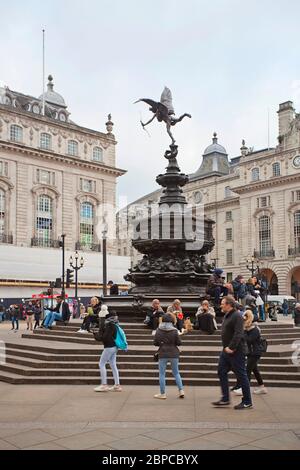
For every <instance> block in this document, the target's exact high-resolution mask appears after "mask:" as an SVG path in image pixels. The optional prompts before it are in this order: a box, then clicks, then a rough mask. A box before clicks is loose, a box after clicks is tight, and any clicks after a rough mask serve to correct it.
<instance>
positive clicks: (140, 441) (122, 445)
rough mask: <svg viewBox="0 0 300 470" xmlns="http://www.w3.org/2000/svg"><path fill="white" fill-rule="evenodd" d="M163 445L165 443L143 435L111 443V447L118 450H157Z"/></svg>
mask: <svg viewBox="0 0 300 470" xmlns="http://www.w3.org/2000/svg"><path fill="white" fill-rule="evenodd" d="M162 445H164V442H161V441H159V440H156V439H151V438H150V437H146V436H141V435H140V436H135V437H130V438H128V439H120V440H118V441H111V442H110V443H109V446H110V447H112V448H113V449H116V450H136V449H138V450H155V449H159V448H160V447H161V446H162Z"/></svg>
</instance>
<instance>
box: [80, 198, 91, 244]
mask: <svg viewBox="0 0 300 470" xmlns="http://www.w3.org/2000/svg"><path fill="white" fill-rule="evenodd" d="M93 240H94V207H93V204H91V203H90V202H83V203H81V205H80V244H81V245H83V246H84V247H85V248H89V249H91V247H92V244H93Z"/></svg>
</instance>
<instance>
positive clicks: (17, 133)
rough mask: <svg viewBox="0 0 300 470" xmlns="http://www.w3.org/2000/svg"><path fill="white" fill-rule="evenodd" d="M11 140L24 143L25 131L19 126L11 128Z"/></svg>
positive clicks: (14, 125)
mask: <svg viewBox="0 0 300 470" xmlns="http://www.w3.org/2000/svg"><path fill="white" fill-rule="evenodd" d="M10 140H12V141H13V142H22V141H23V129H22V127H21V126H17V125H16V124H13V125H12V126H10Z"/></svg>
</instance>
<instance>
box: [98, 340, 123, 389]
mask: <svg viewBox="0 0 300 470" xmlns="http://www.w3.org/2000/svg"><path fill="white" fill-rule="evenodd" d="M117 351H118V348H116V346H114V347H113V348H104V349H103V351H102V354H101V357H100V361H99V369H100V375H101V384H102V385H107V372H106V364H107V363H109V365H110V367H111V370H112V373H113V377H114V381H115V385H120V380H119V371H118V368H117Z"/></svg>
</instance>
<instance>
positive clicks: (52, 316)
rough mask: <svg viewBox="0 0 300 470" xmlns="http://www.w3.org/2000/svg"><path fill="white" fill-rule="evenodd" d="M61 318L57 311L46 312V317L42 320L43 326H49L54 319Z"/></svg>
mask: <svg viewBox="0 0 300 470" xmlns="http://www.w3.org/2000/svg"><path fill="white" fill-rule="evenodd" d="M61 319H62V316H61V314H60V313H57V312H50V313H47V315H46V318H45V320H44V327H45V328H49V326H51V325H52V323H53V322H54V321H55V320H61Z"/></svg>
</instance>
